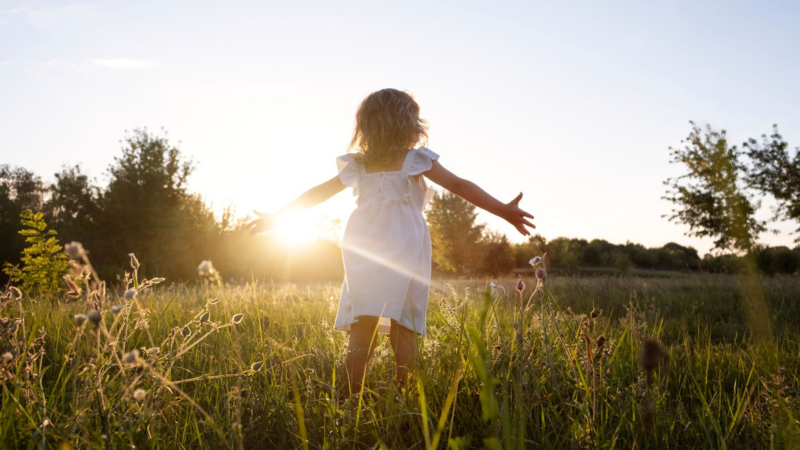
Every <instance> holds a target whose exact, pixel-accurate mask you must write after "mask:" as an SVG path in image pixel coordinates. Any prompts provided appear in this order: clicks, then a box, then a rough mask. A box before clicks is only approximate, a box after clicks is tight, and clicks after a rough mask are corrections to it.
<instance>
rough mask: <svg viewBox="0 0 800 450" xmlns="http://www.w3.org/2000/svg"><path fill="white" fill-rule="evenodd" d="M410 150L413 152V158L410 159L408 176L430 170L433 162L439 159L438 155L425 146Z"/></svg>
mask: <svg viewBox="0 0 800 450" xmlns="http://www.w3.org/2000/svg"><path fill="white" fill-rule="evenodd" d="M412 151H413V152H414V159H413V160H412V161H411V169H410V170H409V172H408V175H409V176H416V175H421V174H423V173H425V172H427V171H429V170H431V167H433V162H434V161H436V160H437V159H439V155H438V154H436V153H435V152H433V151H431V150H430V149H429V148H427V147H420V148H418V149H415V150H412Z"/></svg>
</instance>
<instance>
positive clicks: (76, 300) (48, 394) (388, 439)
mask: <svg viewBox="0 0 800 450" xmlns="http://www.w3.org/2000/svg"><path fill="white" fill-rule="evenodd" d="M84 258H85V256H84ZM87 262H88V260H87ZM137 264H138V263H137V262H136V261H135V259H132V265H133V267H132V269H131V271H130V273H129V274H126V275H125V276H124V277H120V279H119V280H117V281H116V283H115V285H114V288H112V287H111V286H106V285H105V284H104V283H103V282H101V281H100V280H99V279H97V278H94V276H93V275H92V274H91V273H90V271H87V272H85V274H86V276H85V281H86V282H85V284H84V285H82V286H77V285H76V286H74V287H73V292H71V297H70V296H69V295H63V294H60V295H46V296H36V295H22V293H21V292H19V291H16V290H14V289H8V290H7V291H6V294H5V295H4V297H3V299H2V306H0V308H1V309H0V317H2V319H0V320H1V321H2V322H0V333H2V337H1V338H0V345H2V347H3V348H2V349H0V353H2V357H0V358H1V359H0V363H2V364H1V365H0V386H2V395H1V396H0V402H2V405H1V406H0V445H2V446H3V447H4V448H60V449H68V448H134V447H136V448H153V449H159V448H323V449H339V448H394V449H406V448H409V449H410V448H415V449H429V448H452V449H458V448H484V447H485V448H507V449H510V448H543V449H590V448H591V449H594V448H598V449H599V448H656V449H669V448H684V449H685V448H709V449H710V448H715V449H716V448H729V449H736V448H774V449H781V448H800V425H799V424H798V411H800V378H798V370H800V342H798V331H800V278H798V277H797V276H793V277H791V276H782V277H765V278H758V277H750V278H748V277H741V276H732V275H699V274H683V275H680V274H676V276H673V277H658V278H649V277H642V276H637V275H630V276H608V275H593V276H588V277H572V276H567V275H561V276H557V275H550V276H549V277H548V278H546V279H544V280H541V281H540V280H537V279H536V278H535V277H533V278H524V279H522V280H521V281H522V282H523V283H518V281H520V280H518V279H493V280H483V279H482V280H454V281H451V282H448V281H446V280H434V282H433V287H432V291H431V296H430V303H429V308H428V336H427V337H426V338H425V339H420V340H419V351H420V353H421V355H422V358H421V363H420V364H419V367H417V368H415V370H414V377H413V379H412V381H411V382H410V383H409V384H408V385H407V386H406V387H404V388H401V387H398V386H396V385H395V383H394V382H393V381H392V378H393V374H394V363H393V358H392V353H391V348H390V347H389V344H388V341H387V340H386V339H385V338H384V337H379V338H378V339H379V346H378V349H377V351H376V353H375V356H374V358H373V360H372V362H371V363H370V366H369V372H368V375H367V379H366V383H365V386H366V387H365V389H364V392H363V393H362V394H361V395H356V396H353V397H351V398H350V399H349V400H348V401H347V402H345V403H343V404H339V403H338V402H337V400H336V398H337V395H336V386H337V385H338V384H339V383H340V382H341V379H342V377H343V376H344V373H343V358H344V355H345V347H346V334H344V333H339V332H336V331H334V330H332V328H331V325H332V324H333V321H334V318H335V314H336V307H337V302H338V295H339V291H340V286H341V285H340V284H339V283H316V284H275V283H271V282H268V281H255V280H253V281H251V282H249V283H247V284H245V285H236V286H231V285H226V284H223V283H221V282H220V280H219V277H218V276H217V275H216V274H215V273H213V271H209V270H207V269H209V268H208V267H206V270H205V271H204V273H203V275H204V281H202V282H195V283H193V284H185V285H178V284H172V285H168V282H164V280H161V279H155V280H143V279H139V278H138V277H137V274H136V266H137ZM86 267H89V268H90V266H88V265H87V266H86ZM490 282H493V283H494V285H492V284H490ZM523 284H524V286H523ZM518 288H519V289H518ZM95 308H96V312H92V311H95Z"/></svg>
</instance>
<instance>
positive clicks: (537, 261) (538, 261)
mask: <svg viewBox="0 0 800 450" xmlns="http://www.w3.org/2000/svg"><path fill="white" fill-rule="evenodd" d="M528 262H529V263H530V265H532V266H534V267H536V266H537V265H539V264H541V263H542V257H541V256H535V257H534V258H533V259H531V260H530V261H528Z"/></svg>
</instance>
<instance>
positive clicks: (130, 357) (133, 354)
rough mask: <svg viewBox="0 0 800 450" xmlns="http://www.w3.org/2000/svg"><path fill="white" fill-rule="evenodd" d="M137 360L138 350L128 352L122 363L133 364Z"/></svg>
mask: <svg viewBox="0 0 800 450" xmlns="http://www.w3.org/2000/svg"><path fill="white" fill-rule="evenodd" d="M138 359H139V350H136V349H134V350H131V351H129V352H128V353H127V354H126V355H125V357H124V358H123V359H122V362H124V363H125V364H135V363H136V361H137V360H138Z"/></svg>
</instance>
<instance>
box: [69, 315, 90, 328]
mask: <svg viewBox="0 0 800 450" xmlns="http://www.w3.org/2000/svg"><path fill="white" fill-rule="evenodd" d="M87 319H88V317H86V314H75V316H74V317H73V318H72V320H73V321H74V322H75V326H76V327H78V328H80V327H82V326H83V324H85V323H86V320H87Z"/></svg>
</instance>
